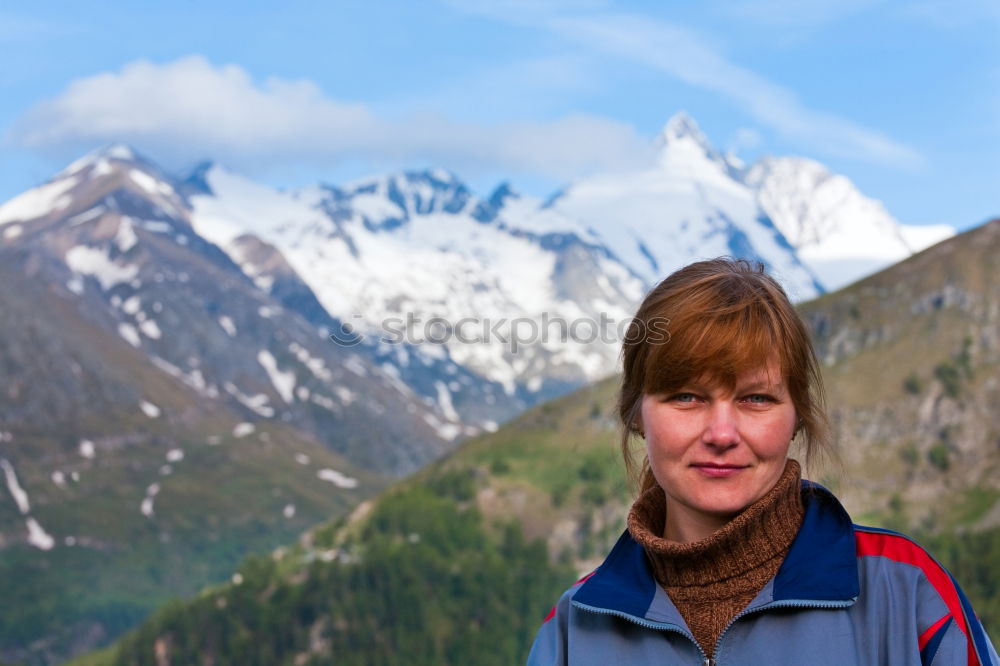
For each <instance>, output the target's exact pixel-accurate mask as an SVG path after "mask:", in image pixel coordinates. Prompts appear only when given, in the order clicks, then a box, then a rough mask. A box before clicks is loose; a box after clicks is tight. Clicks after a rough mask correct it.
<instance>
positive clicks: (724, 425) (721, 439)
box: [702, 401, 740, 447]
mask: <svg viewBox="0 0 1000 666" xmlns="http://www.w3.org/2000/svg"><path fill="white" fill-rule="evenodd" d="M736 418H737V415H736V410H735V409H734V408H733V406H732V405H730V404H728V403H726V402H724V401H719V402H716V403H713V404H712V406H711V408H710V409H709V410H708V422H707V423H706V424H705V432H704V434H703V436H702V437H703V440H704V442H705V443H706V444H709V445H712V446H725V447H729V446H733V445H734V444H736V443H738V442H739V441H740V433H739V428H738V427H737V423H736Z"/></svg>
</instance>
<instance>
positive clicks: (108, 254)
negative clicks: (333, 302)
mask: <svg viewBox="0 0 1000 666" xmlns="http://www.w3.org/2000/svg"><path fill="white" fill-rule="evenodd" d="M181 189H182V184H181V183H179V182H177V181H175V180H173V179H171V178H170V177H169V176H167V175H165V174H164V173H163V172H162V171H160V170H159V169H158V168H156V167H155V166H154V165H152V164H151V163H150V162H148V161H147V160H145V159H143V158H140V157H137V156H136V155H135V154H133V153H132V152H131V151H130V150H129V149H128V148H127V147H124V146H113V147H111V148H109V149H105V150H101V151H98V152H96V153H93V154H91V155H89V156H87V157H85V158H84V159H81V160H78V161H77V162H75V163H74V164H72V165H71V166H70V167H68V168H67V169H66V170H64V171H63V172H61V173H59V174H58V175H57V176H56V178H54V179H53V180H52V181H51V182H49V183H47V184H45V185H43V186H41V187H40V188H37V189H35V190H32V191H30V192H27V193H25V194H24V195H22V196H20V197H18V198H15V199H14V200H12V201H11V202H9V203H8V204H6V205H4V206H3V207H2V208H0V221H2V224H3V226H0V229H2V237H3V242H2V243H0V252H2V254H3V257H4V260H5V261H7V262H8V263H10V264H12V265H17V266H21V267H23V270H24V271H25V273H26V274H28V275H31V276H32V277H33V279H35V280H37V281H40V282H43V283H45V284H48V285H49V286H50V289H52V290H54V291H56V292H58V293H60V294H61V295H62V296H63V297H64V298H65V299H67V300H68V301H69V302H70V303H72V304H73V306H75V307H76V308H78V309H79V311H80V312H81V313H83V314H84V315H85V316H86V317H87V318H88V319H89V320H90V321H92V322H95V323H96V324H97V325H98V326H99V327H100V328H101V329H103V330H105V331H106V332H107V333H108V335H109V336H110V338H111V340H109V342H108V344H117V345H119V346H123V348H127V349H131V350H135V353H137V354H138V355H139V357H140V358H141V359H142V360H143V362H144V363H145V364H148V365H149V366H150V368H151V369H153V370H154V371H155V372H158V373H160V374H161V375H162V378H163V379H164V380H166V378H167V377H170V378H172V379H173V380H176V381H177V382H178V389H179V390H181V391H182V392H183V393H184V394H185V395H187V396H189V397H194V398H196V399H197V401H198V402H199V404H200V405H201V407H202V409H201V410H198V411H205V410H212V409H215V410H219V411H231V412H233V413H234V416H236V415H238V416H239V417H240V419H241V420H245V421H247V422H254V421H260V420H274V421H278V422H291V423H294V424H295V425H296V427H297V428H299V429H301V430H302V431H303V432H305V433H309V434H310V435H311V436H314V437H316V438H317V439H318V440H319V441H323V442H326V443H328V444H329V446H330V448H331V449H332V450H334V451H336V452H338V453H340V454H341V455H345V456H346V457H347V458H348V459H350V460H352V462H353V463H354V464H357V465H361V466H364V467H368V468H369V469H373V470H378V471H379V472H388V473H391V474H402V473H405V472H408V471H411V470H413V469H415V468H417V467H419V466H420V465H422V464H424V463H426V462H427V461H428V460H429V459H431V458H433V457H435V456H437V455H440V454H441V453H443V452H444V451H445V450H447V449H448V448H449V447H450V442H451V440H453V439H454V438H455V437H456V436H457V435H459V434H462V432H463V430H462V426H461V424H460V423H459V422H458V421H457V420H452V419H449V418H448V416H447V415H446V414H445V413H444V412H443V411H442V410H441V409H439V408H438V407H437V406H436V405H430V406H428V405H426V404H424V403H423V402H422V401H420V400H419V399H418V397H417V396H416V395H415V394H414V392H413V391H412V390H411V389H410V388H409V387H407V386H406V385H405V384H403V383H401V382H400V381H399V380H398V377H397V375H396V373H394V372H393V371H392V369H391V368H389V369H388V370H386V369H383V368H381V367H379V365H378V364H376V363H375V362H374V360H373V359H372V358H371V356H370V354H368V353H366V350H355V349H351V348H347V347H341V346H337V345H332V344H331V343H330V342H329V340H327V339H326V337H325V336H324V335H323V334H322V333H321V332H320V331H318V330H317V328H316V326H315V324H314V322H312V321H310V320H309V319H308V318H307V317H306V316H303V315H300V314H299V313H298V312H297V310H296V309H294V308H288V307H286V306H285V304H284V303H282V302H280V301H276V300H275V299H273V298H271V296H270V295H269V293H268V292H267V291H265V290H264V289H262V288H261V286H262V285H261V283H260V280H259V279H258V280H257V281H256V282H254V281H253V279H252V278H253V276H252V275H250V276H248V275H247V274H246V272H245V271H244V270H242V269H241V268H240V267H239V266H237V265H236V264H234V263H233V261H232V259H230V256H229V255H227V254H226V253H225V252H223V251H221V250H220V249H219V248H218V247H217V246H216V245H214V244H213V243H211V242H210V241H209V240H206V239H205V238H204V237H203V236H201V235H200V234H198V232H197V231H196V229H195V228H194V227H192V226H191V209H190V206H189V204H188V201H187V198H186V195H185V194H183V193H182V192H181ZM238 249H239V251H240V252H242V253H244V254H247V255H249V256H255V257H260V256H263V255H261V251H260V249H259V248H254V247H253V244H252V243H251V242H249V241H246V242H244V243H243V244H242V245H240V246H238ZM255 249H256V250H257V251H256V252H255V251H254V250H255ZM270 266H271V270H272V272H273V273H275V274H278V273H281V269H284V273H282V275H281V276H282V279H283V282H282V283H281V286H282V294H283V295H284V296H285V297H286V299H288V300H291V299H293V298H294V300H296V302H297V303H298V305H299V307H300V308H301V309H303V310H308V309H309V307H310V306H312V307H313V308H314V309H321V308H320V307H319V306H318V304H316V299H315V297H314V296H312V294H311V292H310V291H309V290H308V288H307V287H306V286H305V285H303V284H302V282H301V280H299V279H298V278H297V277H296V276H295V275H294V274H293V273H291V272H290V271H288V270H287V265H286V264H284V263H283V262H281V261H280V257H274V263H273V264H270ZM267 286H268V287H269V288H274V286H275V285H273V284H269V285H267ZM327 319H329V317H327ZM112 340H113V342H112ZM459 379H461V378H459ZM41 386H44V385H33V387H34V388H33V392H34V393H36V394H38V395H37V402H35V401H30V400H29V401H21V402H19V403H16V404H13V405H10V406H9V409H7V410H5V415H6V416H8V417H9V419H10V420H9V421H8V423H13V424H16V423H17V421H18V419H17V418H16V417H17V416H18V415H20V414H21V413H22V412H23V414H24V415H25V418H26V419H28V420H29V421H30V419H31V418H32V416H31V415H32V414H35V415H37V414H38V413H39V412H41V411H42V410H43V409H44V408H45V403H46V400H50V401H51V398H48V399H47V398H46V397H45V395H44V393H45V391H42V390H41ZM58 386H59V385H58V384H49V385H48V386H47V387H46V390H47V391H50V392H58ZM68 397H69V400H68V402H67V404H66V411H65V413H54V414H53V413H51V405H49V407H50V412H49V414H48V418H50V419H54V420H55V421H57V422H58V421H59V420H60V419H68V420H72V418H73V414H74V413H75V412H76V411H77V407H78V405H79V403H80V402H81V401H84V400H86V399H87V398H88V396H87V395H83V396H68ZM140 398H141V396H138V395H135V396H133V398H132V400H133V403H134V405H135V408H136V410H137V411H138V410H139V409H140V407H141V404H142V401H141V399H140ZM127 401H128V398H126V397H125V396H122V402H118V401H115V402H114V405H113V406H114V407H116V408H117V407H124V402H127ZM55 404H56V405H59V404H60V403H59V402H58V401H57V402H56V403H55ZM163 409H164V411H165V413H164V418H166V419H172V418H182V414H181V413H174V414H172V413H170V410H169V409H167V408H163ZM386 414H391V415H392V418H387V417H386V416H385V415H386ZM374 423H380V424H381V425H380V426H379V427H378V428H374V427H373V425H372V424H374ZM376 430H378V431H379V433H378V434H375V431H376Z"/></svg>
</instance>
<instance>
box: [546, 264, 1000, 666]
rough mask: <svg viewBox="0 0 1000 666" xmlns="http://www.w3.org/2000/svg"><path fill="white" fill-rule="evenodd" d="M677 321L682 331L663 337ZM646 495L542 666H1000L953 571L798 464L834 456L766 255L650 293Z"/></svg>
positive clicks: (802, 346)
mask: <svg viewBox="0 0 1000 666" xmlns="http://www.w3.org/2000/svg"><path fill="white" fill-rule="evenodd" d="M664 329H665V330H666V331H667V333H668V334H666V335H664V334H663V331H664ZM622 356H623V361H624V376H623V380H622V387H621V392H620V395H619V404H618V409H619V417H620V420H621V424H622V451H623V454H624V456H625V461H626V465H627V467H628V468H629V470H630V473H631V472H632V471H633V470H634V469H635V467H634V465H633V461H632V458H631V455H630V454H631V446H630V444H631V443H632V441H633V439H634V437H636V436H637V437H640V438H642V439H643V440H645V447H644V448H645V456H644V458H643V461H642V465H641V468H640V470H639V475H638V477H639V488H640V494H639V496H638V498H637V499H636V501H635V503H634V504H633V506H632V509H631V511H630V512H629V516H628V530H627V531H626V532H625V533H624V534H623V535H622V537H621V538H620V539H619V541H618V543H617V544H616V545H615V547H614V549H613V550H612V551H611V554H610V555H609V556H608V558H607V559H606V560H605V562H604V563H603V564H602V565H601V566H600V567H599V568H598V569H597V570H596V571H595V572H594V573H593V574H591V575H590V576H588V577H587V578H585V579H583V580H582V581H580V582H579V583H577V584H576V585H574V586H573V587H572V588H570V589H569V590H568V591H567V592H566V593H565V594H564V595H563V597H562V599H561V600H560V601H559V603H558V605H557V606H556V607H555V608H554V609H553V610H552V613H550V614H549V618H548V619H547V620H546V622H545V624H544V625H543V626H542V628H541V630H540V631H539V633H538V636H537V638H536V640H535V644H534V646H533V648H532V651H531V655H530V656H529V658H528V663H529V664H530V665H536V664H537V665H542V664H571V665H582V664H601V665H606V664H708V665H714V664H718V665H719V666H722V665H723V664H809V665H819V664H830V665H836V666H844V665H846V664H865V665H868V664H893V665H895V664H924V665H926V664H934V665H940V664H983V665H984V666H985V665H991V666H1000V659H998V658H997V654H996V651H995V650H994V649H993V647H992V645H990V643H989V641H988V639H987V637H986V635H985V633H984V632H983V629H982V626H981V625H980V623H979V621H978V620H977V619H976V617H975V615H974V614H973V612H972V609H971V608H970V607H969V604H968V601H966V599H965V597H964V595H963V594H962V592H961V591H960V590H959V589H958V586H957V584H956V583H955V582H954V581H953V580H952V578H951V577H950V576H949V574H948V573H947V572H946V571H945V570H944V569H943V568H941V566H940V565H938V564H937V563H936V562H935V561H934V560H933V559H931V557H930V556H928V555H927V553H926V552H924V551H923V550H922V549H921V548H920V547H919V546H917V545H916V544H915V543H913V542H912V541H910V540H909V539H907V538H906V537H904V536H901V535H898V534H895V533H892V532H888V531H886V530H877V529H871V528H864V527H858V526H853V525H852V524H851V521H850V518H849V517H848V515H847V513H846V512H845V511H844V509H843V508H842V507H841V506H840V503H839V502H838V501H837V500H836V498H834V497H833V495H831V494H830V493H829V492H828V491H827V490H825V489H824V488H821V487H820V486H817V485H814V484H811V483H809V482H803V481H801V478H800V468H799V464H798V463H797V462H796V461H795V460H792V459H790V458H789V457H788V452H789V448H790V445H791V443H792V441H793V440H796V439H799V440H801V444H802V445H803V446H804V447H805V451H806V458H807V460H808V459H809V458H811V457H812V456H813V455H814V454H815V453H817V452H820V451H823V450H827V451H828V450H829V448H830V444H829V442H830V438H829V435H828V429H827V424H826V416H825V413H824V408H823V393H822V387H821V382H820V374H819V369H818V365H817V361H816V357H815V354H814V352H813V349H812V345H811V343H810V341H809V336H808V333H807V331H806V329H805V326H804V325H803V324H802V321H801V320H800V319H799V317H798V315H797V314H796V312H795V309H794V308H793V307H792V305H791V303H790V302H789V300H788V298H787V296H786V295H785V293H784V291H783V290H782V288H781V287H780V286H779V285H778V283H777V282H776V281H775V280H774V279H773V278H771V277H769V276H768V275H767V274H765V273H764V269H763V266H760V265H756V266H754V265H751V264H750V263H749V262H746V261H742V260H740V261H733V260H727V259H715V260H712V261H703V262H698V263H695V264H692V265H690V266H687V267H685V268H682V269H680V270H678V271H677V272H675V273H673V274H672V275H670V276H669V277H668V278H667V279H665V280H664V281H663V282H661V283H660V284H659V285H658V286H657V287H655V288H654V289H653V290H652V291H651V292H650V293H649V294H648V295H647V296H646V298H645V300H644V301H643V303H642V305H641V306H640V307H639V310H638V312H637V313H636V316H635V318H634V320H633V322H632V324H631V326H630V329H629V331H628V335H627V336H626V341H625V343H624V346H623V350H622Z"/></svg>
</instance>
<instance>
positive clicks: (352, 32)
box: [0, 0, 1000, 229]
mask: <svg viewBox="0 0 1000 666" xmlns="http://www.w3.org/2000/svg"><path fill="white" fill-rule="evenodd" d="M998 44H1000V5H998V4H997V3H996V2H995V1H994V0H957V1H955V2H943V1H942V2H926V1H925V0H912V1H909V2H878V1H875V0H836V1H832V0H818V1H815V2H805V1H803V0H723V1H717V2H702V3H692V2H601V1H587V0H581V1H577V2H562V1H559V0H554V1H548V2H546V1H542V0H534V1H532V0H507V1H499V0H498V1H493V2H485V1H483V2H463V1H460V0H449V1H445V2H434V1H426V2H417V1H415V0H411V1H399V2H379V1H375V0H369V1H367V2H360V1H352V0H340V1H338V2H286V3H264V2H239V3H236V2H193V1H191V0H181V1H177V2H172V3H153V2H139V1H137V2H131V3H121V2H118V3H111V2H87V3H79V2H73V3H70V2H38V3H28V2H5V3H3V4H0V58H2V62H3V63H4V65H3V67H2V68H0V89H2V90H3V95H0V200H6V199H8V198H10V197H11V196H14V195H15V194H17V193H18V192H20V191H23V190H24V189H27V188H29V187H31V186H33V185H36V184H38V183H40V182H43V181H45V180H47V179H48V178H49V177H50V176H51V175H52V174H53V173H54V172H56V171H58V170H59V169H60V168H62V167H63V166H65V165H66V163H68V162H69V161H71V160H72V159H74V158H76V157H78V156H79V155H81V154H83V153H84V152H86V151H88V150H90V149H92V148H94V147H96V146H99V145H102V144H105V143H109V142H113V141H125V142H128V143H130V144H132V145H133V146H135V147H136V148H137V149H138V150H140V151H141V152H144V153H145V154H146V155H148V156H149V157H150V158H152V159H153V160H154V161H157V162H159V163H160V164H162V165H163V166H164V167H166V168H168V169H170V170H175V171H181V170H183V169H185V168H188V167H190V166H191V165H193V164H194V163H196V162H197V161H199V160H201V159H206V158H209V159H214V160H216V161H219V162H221V163H223V164H226V165H227V166H229V167H230V168H232V169H234V170H236V171H238V172H242V173H245V174H247V175H249V176H251V177H254V178H257V179H260V180H263V181H265V182H270V183H272V184H275V185H278V186H282V187H287V186H296V185H303V184H307V183H312V182H316V181H320V180H322V181H325V182H332V183H337V182H343V181H347V180H352V179H355V178H358V177H362V176H366V175H370V174H372V173H376V172H384V171H389V170H396V169H402V168H422V167H427V166H439V167H444V168H447V169H450V170H452V171H454V172H455V173H457V174H458V175H459V176H460V177H461V178H463V179H464V180H466V181H467V182H469V183H470V184H471V185H472V186H473V188H474V189H476V190H478V191H480V192H481V193H483V194H486V193H487V191H488V190H489V189H490V188H491V187H492V186H493V185H494V184H496V182H498V181H500V180H510V181H511V182H512V183H513V184H514V186H515V187H516V188H518V189H521V190H523V191H526V192H529V193H531V194H536V195H539V196H545V195H547V194H549V193H551V192H552V191H554V190H556V189H558V188H559V187H560V186H562V185H565V184H566V183H568V182H572V180H573V179H575V178H579V177H581V176H584V175H586V174H588V173H593V172H596V171H601V170H605V169H619V168H628V167H629V166H630V165H633V164H635V163H637V162H638V160H640V159H641V157H642V155H643V151H644V150H645V148H646V147H647V146H648V145H649V142H650V141H651V140H652V138H653V137H654V136H655V135H656V134H657V132H658V131H659V130H660V128H661V127H662V126H663V124H664V123H665V122H666V120H667V119H668V118H669V117H670V116H671V115H672V114H673V113H675V112H676V111H678V110H682V109H683V110H685V111H687V112H688V113H689V114H690V115H691V116H692V117H694V118H695V120H696V121H697V122H698V123H699V124H700V126H701V127H702V130H703V131H704V132H705V134H706V135H707V136H708V138H709V139H710V140H711V141H712V142H713V143H714V144H715V145H717V146H718V147H719V148H720V149H722V150H734V151H735V152H736V153H737V154H738V155H739V156H740V157H741V158H743V159H744V160H747V161H752V160H754V159H756V158H757V157H759V156H761V155H763V154H775V155H801V156H805V157H810V158H812V159H816V160H818V161H820V162H822V163H824V164H826V165H827V166H828V167H829V168H830V169H831V170H832V171H834V172H837V173H842V174H844V175H846V176H848V177H849V178H851V179H852V180H853V181H854V182H855V183H856V184H857V185H858V186H859V187H860V188H861V190H862V191H863V192H864V193H865V194H867V195H868V196H871V197H874V198H877V199H880V200H882V201H884V202H885V204H886V206H887V207H888V209H889V211H890V212H892V213H893V214H894V215H895V216H896V217H897V218H898V219H899V220H900V221H901V222H904V223H911V224H929V223H948V224H952V225H954V226H956V227H958V228H959V229H964V228H968V227H969V226H972V225H975V224H978V223H980V222H982V221H984V220H985V219H987V218H989V217H991V216H995V215H997V214H1000V197H998V194H997V193H998V192H1000V160H998V159H997V156H998V154H1000V150H998V149H1000V46H998Z"/></svg>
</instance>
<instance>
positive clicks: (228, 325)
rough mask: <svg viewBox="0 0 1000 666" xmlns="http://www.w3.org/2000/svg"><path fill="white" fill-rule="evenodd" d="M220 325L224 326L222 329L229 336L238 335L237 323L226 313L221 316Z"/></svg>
mask: <svg viewBox="0 0 1000 666" xmlns="http://www.w3.org/2000/svg"><path fill="white" fill-rule="evenodd" d="M219 326H221V327H222V330H223V331H225V332H226V334H227V335H228V336H229V337H231V338H235V337H236V325H235V324H233V320H232V319H230V318H229V317H227V316H226V315H222V316H221V317H219Z"/></svg>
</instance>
